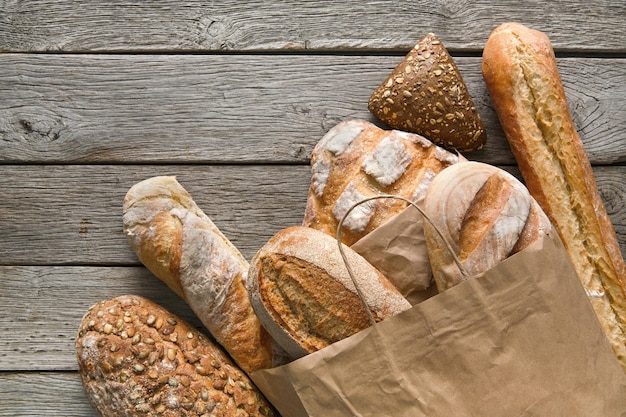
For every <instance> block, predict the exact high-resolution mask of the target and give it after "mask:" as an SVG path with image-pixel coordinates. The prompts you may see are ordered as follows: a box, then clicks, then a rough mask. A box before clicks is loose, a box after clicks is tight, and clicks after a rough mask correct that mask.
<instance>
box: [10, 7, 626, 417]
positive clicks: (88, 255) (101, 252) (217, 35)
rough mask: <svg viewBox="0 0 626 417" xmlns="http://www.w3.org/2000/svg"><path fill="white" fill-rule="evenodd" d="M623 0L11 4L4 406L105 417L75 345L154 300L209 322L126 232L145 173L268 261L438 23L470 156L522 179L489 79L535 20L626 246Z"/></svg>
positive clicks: (14, 410)
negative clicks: (95, 312) (344, 141)
mask: <svg viewBox="0 0 626 417" xmlns="http://www.w3.org/2000/svg"><path fill="white" fill-rule="evenodd" d="M624 16H626V3H625V2H622V1H599V0H598V1H595V0H563V1H549V2H535V1H532V2H518V1H488V0H480V1H474V2H469V1H460V0H443V1H423V0H418V1H403V2H385V1H365V2H364V1H354V2H336V1H315V2H278V1H273V0H272V1H246V2H236V1H228V0H225V1H219V2H208V1H206V2H201V1H197V2H195V1H188V2H178V1H156V2H137V4H130V3H128V2H126V1H116V2H106V1H85V2H63V1H51V0H48V1H30V2H29V1H2V2H0V192H1V193H2V194H1V196H2V197H1V198H0V333H1V335H2V336H1V337H2V340H3V343H2V345H1V346H0V415H2V416H36V415H46V416H51V415H58V416H95V412H94V411H93V410H92V408H91V407H90V405H89V403H88V401H87V399H86V397H85V394H84V392H83V389H82V385H81V382H80V378H79V376H78V374H77V363H76V358H75V351H74V338H75V334H76V331H77V329H78V325H79V322H80V319H81V317H82V315H83V314H84V313H85V312H86V310H87V309H88V308H89V307H90V306H91V305H92V304H94V303H96V302H98V301H100V300H103V299H107V298H110V297H114V296H117V295H122V294H128V293H135V294H140V295H144V296H147V297H150V298H152V299H153V300H155V301H156V302H158V303H160V304H162V305H163V306H165V307H166V308H168V309H171V310H172V311H174V312H176V313H177V314H179V315H182V316H183V317H185V318H187V319H188V320H190V321H192V323H194V324H196V325H198V326H199V324H198V321H197V320H196V319H195V318H194V317H193V314H192V313H191V312H190V309H189V308H188V307H187V306H186V305H184V303H183V302H182V301H181V300H180V299H178V298H177V297H176V296H175V295H173V293H171V292H170V291H169V290H168V289H167V288H166V287H165V285H163V284H161V283H160V281H158V280H157V279H156V278H154V277H153V276H152V275H151V274H150V273H149V272H147V270H146V269H145V268H143V267H142V266H141V264H139V262H138V260H137V258H136V256H135V255H134V254H133V252H132V251H131V250H130V248H129V246H128V244H127V242H126V239H125V237H124V235H123V233H122V200H123V198H124V195H125V193H126V191H127V190H128V189H129V188H130V186H131V185H133V184H134V183H136V182H138V181H140V180H142V179H145V178H148V177H151V176H155V175H176V176H177V177H178V180H179V181H180V182H181V183H182V184H183V186H184V187H185V188H187V190H188V191H189V192H190V193H191V194H192V196H193V197H194V199H195V200H196V202H197V203H198V205H199V206H200V207H201V208H202V209H203V210H204V211H205V212H206V213H207V214H208V215H209V216H210V217H211V218H212V219H213V221H214V222H215V223H216V224H217V225H218V227H219V228H220V229H221V230H222V231H223V232H224V233H225V234H226V235H227V236H228V237H229V238H230V239H231V241H232V242H233V243H234V244H235V245H236V246H237V247H238V248H239V249H240V250H241V252H242V253H243V254H244V255H245V256H246V257H248V258H250V257H251V256H252V255H253V254H254V253H255V252H256V250H257V249H258V248H259V247H260V246H261V245H263V243H264V242H265V241H266V240H267V239H268V238H269V237H270V236H271V235H273V234H274V233H275V232H277V231H278V230H280V229H281V228H283V227H286V226H290V225H293V224H299V223H300V222H301V219H302V215H303V213H304V207H305V202H306V195H307V190H308V185H309V181H310V172H309V157H310V153H311V150H312V149H313V147H314V145H315V144H316V143H317V141H318V140H319V139H320V138H321V137H322V136H323V135H324V133H325V132H326V131H327V130H328V129H330V128H331V127H332V126H334V125H335V124H336V123H338V122H339V121H342V120H346V119H349V118H362V119H366V120H370V121H374V120H375V119H374V118H373V116H372V115H370V114H369V112H368V110H367V99H368V98H369V96H370V94H371V93H372V91H373V90H374V88H375V87H377V86H378V84H380V83H381V82H382V80H383V79H384V78H385V77H386V76H387V75H388V73H389V72H390V71H391V69H392V68H393V67H395V65H396V64H397V63H398V62H400V61H401V59H402V58H403V57H404V55H405V54H406V53H407V52H408V51H409V49H410V48H411V47H412V46H413V45H414V44H415V43H416V42H417V41H418V40H419V39H420V38H421V37H422V36H423V35H425V34H426V33H428V32H433V33H435V34H436V35H437V36H438V37H439V38H440V39H441V40H442V41H443V43H444V45H445V46H446V47H447V48H448V50H449V51H450V52H451V54H452V56H453V58H454V60H455V62H456V63H457V65H458V67H459V69H460V71H461V73H462V75H463V77H464V79H465V82H466V84H467V85H468V88H469V90H470V93H471V94H472V96H473V97H474V100H475V103H476V106H477V108H478V111H479V113H480V114H481V116H482V118H483V120H484V123H485V126H486V128H487V131H488V134H489V139H488V144H487V146H486V147H485V148H484V150H482V151H479V152H474V153H470V154H466V155H465V156H466V157H467V158H468V159H471V160H479V161H484V162H488V163H492V164H495V165H498V166H502V167H505V168H506V169H508V170H510V171H511V172H514V173H516V175H517V174H518V171H517V168H516V166H515V161H514V159H513V157H512V154H511V153H510V150H509V148H508V145H507V143H506V140H505V139H504V136H503V134H502V131H501V128H500V126H499V124H498V120H497V117H496V115H495V113H494V111H493V108H492V106H491V102H490V99H489V96H488V94H487V90H486V87H485V85H484V81H483V79H482V75H481V71H480V63H481V51H482V47H483V45H484V43H485V42H486V40H487V37H488V36H489V33H490V32H491V30H493V29H494V28H495V27H496V26H497V25H499V24H500V23H503V22H506V21H516V22H519V23H523V24H526V25H528V26H530V27H532V28H535V29H539V30H541V31H543V32H545V33H546V34H547V35H548V36H549V37H550V39H551V41H552V43H553V46H554V48H555V51H556V54H557V58H558V65H559V70H560V71H561V76H562V79H563V83H564V86H565V90H566V94H567V96H568V100H569V101H568V103H569V107H570V110H571V112H572V115H573V118H574V121H575V123H576V125H577V127H578V129H579V132H580V135H581V137H582V139H583V142H584V145H585V148H586V150H587V152H588V155H589V158H590V160H591V162H592V164H593V166H594V172H595V175H596V177H597V181H598V187H599V189H600V192H601V194H602V197H603V199H604V201H605V203H606V206H607V210H608V212H609V214H610V216H611V219H612V221H613V224H614V226H615V229H616V231H617V234H618V237H619V241H620V245H621V250H622V254H625V253H626V185H625V184H626V23H625V21H624Z"/></svg>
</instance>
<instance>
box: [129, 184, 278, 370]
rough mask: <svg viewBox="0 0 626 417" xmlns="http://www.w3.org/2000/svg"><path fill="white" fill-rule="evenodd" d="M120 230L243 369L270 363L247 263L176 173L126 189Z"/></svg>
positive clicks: (267, 339)
mask: <svg viewBox="0 0 626 417" xmlns="http://www.w3.org/2000/svg"><path fill="white" fill-rule="evenodd" d="M124 231H125V233H126V235H127V237H128V241H129V243H130V246H131V247H132V249H133V250H134V251H135V253H136V254H137V256H138V257H139V260H140V261H141V262H142V263H143V264H144V265H145V266H146V267H147V268H148V269H149V270H150V271H151V272H152V273H153V274H154V275H156V276H157V277H158V278H160V279H161V280H162V281H163V282H165V283H166V284H167V285H168V286H169V287H170V288H171V289H172V290H173V291H174V292H176V294H178V295H179V296H180V297H182V298H183V299H184V300H185V301H186V302H187V303H188V304H189V306H190V307H191V309H192V310H193V312H194V313H195V314H196V315H197V316H198V318H199V319H200V321H201V322H202V323H203V324H204V325H205V326H206V327H207V329H208V330H209V331H210V332H211V334H212V335H213V336H214V337H215V339H216V340H217V341H218V342H219V343H220V344H221V345H222V346H223V347H224V348H225V349H226V351H228V353H229V354H230V355H231V356H232V357H233V359H234V360H235V362H237V364H238V365H239V366H241V367H242V369H244V370H245V371H247V372H252V371H255V370H257V369H265V368H270V367H271V366H273V365H274V364H275V362H274V351H273V347H272V342H271V338H270V337H269V335H268V334H267V332H266V331H265V330H264V329H263V327H262V326H261V324H260V323H259V320H258V318H257V317H256V315H255V314H254V311H253V309H252V306H251V305H250V300H249V298H248V293H247V291H246V288H245V282H244V281H245V277H246V275H247V273H248V269H249V264H248V261H246V259H244V257H243V256H242V255H241V253H240V252H239V251H238V250H237V248H235V246H234V245H233V244H232V243H231V242H230V241H229V240H228V239H227V238H226V237H225V236H224V235H223V234H222V233H221V231H220V230H219V229H218V228H217V226H215V224H213V222H212V221H211V219H210V218H209V217H208V216H207V215H206V214H204V212H202V210H201V209H200V208H199V207H198V206H197V205H196V203H195V202H194V201H193V199H192V198H191V196H190V195H189V193H188V192H187V191H186V190H185V189H184V188H183V187H182V186H181V185H180V184H179V183H178V181H176V178H175V177H167V176H159V177H153V178H150V179H147V180H144V181H141V182H139V183H137V184H135V185H134V186H133V187H132V188H131V189H130V190H129V191H128V193H127V194H126V198H125V199H124Z"/></svg>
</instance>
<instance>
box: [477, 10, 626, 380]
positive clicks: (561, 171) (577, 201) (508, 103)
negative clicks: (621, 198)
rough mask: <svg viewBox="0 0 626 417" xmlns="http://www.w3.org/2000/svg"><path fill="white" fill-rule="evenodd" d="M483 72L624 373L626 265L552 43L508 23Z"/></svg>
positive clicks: (490, 45)
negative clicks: (572, 110)
mask: <svg viewBox="0 0 626 417" xmlns="http://www.w3.org/2000/svg"><path fill="white" fill-rule="evenodd" d="M482 71H483V76H484V78H485V82H486V84H487V88H488V91H489V95H490V96H491V100H492V102H493V104H494V108H495V110H496V113H497V114H498V118H499V119H500V124H501V125H502V129H503V131H504V134H505V136H506V138H507V140H508V142H509V144H510V146H511V150H512V152H513V154H514V155H515V159H516V161H517V164H518V166H519V168H520V172H521V174H522V176H523V178H524V181H525V183H526V186H527V187H528V189H529V191H530V193H531V194H532V195H533V197H534V198H535V199H536V200H537V202H538V203H539V205H540V206H541V207H542V208H543V210H544V211H545V213H546V214H547V215H548V217H549V218H550V220H551V222H552V224H553V225H554V227H555V228H556V230H557V231H558V233H559V235H560V237H561V239H562V240H563V243H564V245H565V247H566V249H567V251H568V254H569V256H570V259H571V260H572V263H573V264H574V267H575V269H576V271H577V273H578V276H579V278H580V280H581V282H582V284H583V286H584V287H585V289H586V291H587V295H588V296H589V299H590V300H591V303H592V304H593V307H594V309H595V311H596V313H597V315H598V318H599V320H600V322H601V324H602V327H603V329H604V332H605V333H606V335H607V337H608V339H609V341H610V343H611V345H612V347H613V349H614V351H615V354H616V356H617V357H618V359H619V360H620V362H621V364H622V366H623V368H624V370H625V371H626V265H625V264H624V259H623V257H622V255H621V253H620V248H619V244H618V241H617V236H616V234H615V229H614V228H613V225H612V224H611V220H610V218H609V216H608V214H607V212H606V208H605V206H604V203H603V201H602V198H601V196H600V194H599V191H598V188H597V184H596V180H595V177H594V175H593V171H592V169H591V164H590V162H589V158H588V156H587V153H586V151H585V149H584V146H583V143H582V141H581V139H580V136H579V135H578V133H577V131H576V127H575V125H574V122H573V120H572V117H571V115H570V112H569V109H568V106H567V99H566V96H565V91H564V89H563V84H562V82H561V77H560V75H559V71H558V68H557V65H556V59H555V55H554V51H553V49H552V45H551V43H550V40H549V39H548V37H547V36H546V35H545V34H544V33H542V32H539V31H537V30H533V29H530V28H528V27H526V26H523V25H521V24H518V23H513V22H510V23H505V24H502V25H500V26H499V27H497V28H496V29H495V30H494V31H493V32H492V33H491V35H490V36H489V39H488V40H487V43H486V44H485V49H484V52H483V63H482Z"/></svg>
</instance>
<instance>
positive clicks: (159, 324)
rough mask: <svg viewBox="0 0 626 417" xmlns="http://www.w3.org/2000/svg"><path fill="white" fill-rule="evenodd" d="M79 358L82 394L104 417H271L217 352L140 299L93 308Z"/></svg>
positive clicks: (167, 314) (175, 319) (119, 300)
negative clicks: (213, 416) (142, 416)
mask: <svg viewBox="0 0 626 417" xmlns="http://www.w3.org/2000/svg"><path fill="white" fill-rule="evenodd" d="M76 354H77V359H78V365H79V372H80V375H81V378H82V381H83V385H84V387H85V391H86V393H87V397H88V398H89V400H90V402H91V403H92V405H93V406H94V408H95V409H96V410H97V411H98V413H99V414H100V415H101V416H103V417H119V416H136V415H151V416H157V415H158V416H171V417H174V416H176V417H178V416H207V415H216V416H217V415H220V416H226V415H228V416H272V415H274V412H273V410H272V408H271V407H270V405H269V403H268V402H267V401H266V400H265V399H264V398H263V397H262V395H261V394H260V393H259V391H258V390H257V389H256V388H255V387H254V385H253V384H252V382H251V381H250V380H249V379H248V377H247V375H246V374H245V373H244V372H243V371H242V370H241V369H239V368H238V367H237V366H236V365H235V364H234V363H233V362H232V361H231V359H230V358H229V357H228V356H227V355H226V354H224V352H223V351H222V350H221V348H220V347H218V346H217V345H216V344H214V343H213V342H212V341H211V340H210V339H208V338H207V337H205V336H204V335H203V334H201V333H200V332H199V331H197V330H196V329H195V328H194V327H193V326H191V325H190V324H188V323H186V322H185V321H183V320H182V319H181V318H179V317H177V316H175V315H174V314H171V313H170V312H168V311H167V310H165V309H164V308H162V307H161V306H159V305H157V304H156V303H154V302H152V301H150V300H148V299H145V298H142V297H139V296H120V297H116V298H113V299H110V300H106V301H102V302H100V303H98V304H96V305H94V306H93V307H91V308H90V309H89V311H87V313H86V314H85V316H84V317H83V320H82V321H81V324H80V328H79V330H78V335H77V337H76Z"/></svg>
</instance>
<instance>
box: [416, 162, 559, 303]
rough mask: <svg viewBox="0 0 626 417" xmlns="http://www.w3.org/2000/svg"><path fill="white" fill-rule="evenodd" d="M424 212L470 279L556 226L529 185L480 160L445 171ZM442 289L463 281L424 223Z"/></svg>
mask: <svg viewBox="0 0 626 417" xmlns="http://www.w3.org/2000/svg"><path fill="white" fill-rule="evenodd" d="M424 212H425V213H426V215H427V216H428V217H429V218H430V219H431V220H432V222H433V224H434V227H436V228H437V229H438V230H439V231H440V232H441V234H442V235H443V237H444V238H445V239H446V240H447V242H448V243H449V244H450V247H451V248H452V250H454V254H455V255H456V256H457V258H458V260H459V261H460V262H461V264H462V265H463V266H464V267H465V270H466V271H467V272H468V274H469V276H470V277H472V276H474V275H477V274H480V273H481V272H484V271H486V270H488V269H490V268H492V267H493V266H495V265H496V264H498V263H500V262H501V261H503V260H504V259H506V258H507V257H509V256H511V255H512V254H514V253H517V252H519V251H521V250H522V249H524V248H525V247H527V246H528V245H529V244H530V243H532V242H534V241H535V240H537V239H538V238H539V237H540V236H543V235H544V234H546V233H547V232H549V231H550V229H551V228H552V226H551V224H550V221H549V220H548V218H547V216H546V215H545V214H544V213H543V211H542V210H541V208H540V207H539V205H538V204H537V203H536V202H535V200H534V199H533V198H532V197H531V196H530V194H529V193H528V190H527V189H526V187H525V186H524V185H523V184H522V183H521V182H520V181H519V180H518V179H517V178H515V177H514V176H512V175H511V174H509V173H508V172H506V171H504V170H502V169H500V168H497V167H494V166H492V165H488V164H484V163H481V162H461V163H459V164H456V165H453V166H450V167H448V168H446V169H444V170H443V171H442V172H441V173H440V174H439V175H437V177H436V178H435V179H434V180H433V182H432V183H431V186H430V188H429V190H428V192H427V193H426V198H425V199H424ZM424 233H425V236H426V244H427V246H428V255H429V257H430V264H431V267H432V270H433V276H434V279H435V283H436V284H437V288H438V289H439V291H444V290H446V289H448V288H450V287H452V286H454V285H457V284H459V283H460V282H461V281H463V280H464V279H465V277H464V276H463V275H462V273H461V271H460V270H459V269H458V268H457V267H456V266H455V265H454V261H453V258H452V255H451V254H450V253H449V251H448V248H447V247H446V246H445V244H444V243H443V242H442V240H441V238H440V236H439V235H438V233H437V232H436V231H435V230H434V229H433V226H431V225H430V224H428V223H427V222H426V223H425V225H424Z"/></svg>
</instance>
